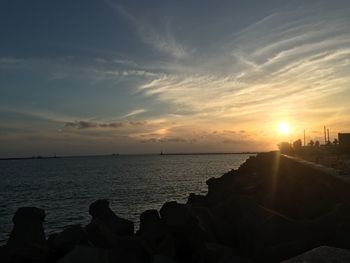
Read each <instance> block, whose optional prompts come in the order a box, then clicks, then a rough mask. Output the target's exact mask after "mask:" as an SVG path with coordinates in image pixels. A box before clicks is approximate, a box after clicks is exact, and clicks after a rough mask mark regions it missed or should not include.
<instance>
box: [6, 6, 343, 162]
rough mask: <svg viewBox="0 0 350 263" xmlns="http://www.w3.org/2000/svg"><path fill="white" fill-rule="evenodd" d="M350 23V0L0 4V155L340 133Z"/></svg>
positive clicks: (186, 148)
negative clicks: (286, 128) (283, 127)
mask: <svg viewBox="0 0 350 263" xmlns="http://www.w3.org/2000/svg"><path fill="white" fill-rule="evenodd" d="M349 28H350V1H348V0H343V1H341V0H334V1H326V0H325V1H322V0H320V1H312V0H285V1H279V0H278V1H277V0H276V1H272V0H269V1H261V0H245V1H228V0H227V1H225V0H222V1H209V0H206V1H205V0H186V1H184V0H183V1H181V0H179V1H168V0H159V1H151V0H150V1H141V0H139V1H135V0H128V1H117V0H75V1H71V0H52V1H47V0H33V1H27V0H0V35H1V41H0V157H23V156H33V155H45V156H51V155H53V154H57V155H82V154H83V155H85V154H111V153H121V154H137V153H159V152H160V151H163V152H240V151H267V150H274V149H276V145H277V144H278V143H279V142H280V141H293V140H296V139H298V138H302V136H303V135H302V134H303V131H304V129H305V130H306V138H307V140H310V139H313V140H317V139H319V140H322V138H323V126H324V125H326V126H327V127H328V128H329V129H330V135H331V138H335V137H336V136H337V133H338V132H349V131H350V118H349V113H350V103H349V99H350V30H349ZM280 123H287V124H288V126H289V131H288V132H280V131H279V130H278V126H279V125H280Z"/></svg>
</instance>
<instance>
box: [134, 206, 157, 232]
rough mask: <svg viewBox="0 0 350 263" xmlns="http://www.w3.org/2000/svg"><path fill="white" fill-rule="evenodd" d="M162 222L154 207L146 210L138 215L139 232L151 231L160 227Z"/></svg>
mask: <svg viewBox="0 0 350 263" xmlns="http://www.w3.org/2000/svg"><path fill="white" fill-rule="evenodd" d="M162 226H163V223H162V221H161V219H160V216H159V214H158V211H157V210H155V209H151V210H146V211H144V212H142V214H141V215H140V229H139V233H143V232H153V231H154V230H156V229H158V228H161V227H162Z"/></svg>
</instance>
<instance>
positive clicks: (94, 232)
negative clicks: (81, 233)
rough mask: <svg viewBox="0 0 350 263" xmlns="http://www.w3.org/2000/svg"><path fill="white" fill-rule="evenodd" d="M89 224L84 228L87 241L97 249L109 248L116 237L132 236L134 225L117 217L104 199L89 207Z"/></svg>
mask: <svg viewBox="0 0 350 263" xmlns="http://www.w3.org/2000/svg"><path fill="white" fill-rule="evenodd" d="M89 213H90V215H91V216H92V220H91V222H90V223H89V224H88V225H87V226H86V228H85V229H86V232H87V234H88V238H89V240H90V241H91V242H92V243H93V244H94V245H95V246H97V247H101V248H111V247H112V246H113V245H114V243H115V242H116V240H117V239H118V237H123V236H133V234H134V223H133V222H132V221H130V220H127V219H123V218H120V217H118V216H117V215H116V214H115V213H114V212H113V211H112V210H111V209H110V207H109V202H108V201H107V200H105V199H101V200H97V201H95V202H94V203H92V204H91V205H90V208H89Z"/></svg>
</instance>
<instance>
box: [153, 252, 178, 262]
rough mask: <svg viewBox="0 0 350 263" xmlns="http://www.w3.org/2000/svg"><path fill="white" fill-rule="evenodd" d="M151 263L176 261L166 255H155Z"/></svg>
mask: <svg viewBox="0 0 350 263" xmlns="http://www.w3.org/2000/svg"><path fill="white" fill-rule="evenodd" d="M152 263H176V261H175V260H174V259H173V258H171V257H169V256H167V255H162V254H159V255H155V256H154V257H153V261H152Z"/></svg>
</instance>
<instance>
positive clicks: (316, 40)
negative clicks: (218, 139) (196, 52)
mask: <svg viewBox="0 0 350 263" xmlns="http://www.w3.org/2000/svg"><path fill="white" fill-rule="evenodd" d="M326 6H327V4H324V3H323V4H321V3H320V4H319V5H315V6H313V5H309V6H306V7H303V8H301V7H299V8H297V9H296V10H295V11H291V9H288V10H287V9H286V10H280V11H278V12H276V13H274V14H271V15H269V16H267V17H266V18H264V19H262V20H261V21H258V22H256V23H254V24H252V25H251V26H249V27H247V28H246V29H244V30H242V31H241V32H239V33H238V34H234V35H233V37H232V39H231V43H229V44H226V45H223V48H221V49H220V52H221V53H220V54H219V55H217V56H216V57H207V56H206V57H205V59H207V60H206V61H205V66H201V65H198V64H196V62H198V61H194V64H193V65H192V67H193V69H195V68H196V67H197V69H198V70H197V73H193V72H195V70H192V71H189V73H187V74H186V73H178V72H174V73H168V74H163V75H159V76H157V77H155V78H153V79H151V80H149V81H145V83H144V84H143V85H141V86H140V87H139V92H140V93H141V94H143V95H145V96H148V97H152V98H155V99H157V100H159V101H162V102H164V103H167V104H169V105H172V106H173V107H174V108H175V109H176V110H177V111H182V112H188V114H186V115H187V116H185V117H187V118H192V119H195V121H198V120H199V119H200V118H208V119H211V120H212V121H213V122H215V121H217V120H218V119H221V120H222V121H224V120H228V119H232V120H233V119H234V120H235V122H236V123H239V124H240V125H242V124H243V123H244V121H245V120H248V119H247V118H250V119H251V120H252V121H251V125H254V124H255V125H256V122H263V121H270V120H269V119H267V117H270V116H271V118H272V116H274V118H275V119H276V118H279V116H278V114H279V115H280V117H283V115H286V116H287V117H288V116H295V117H296V116H299V118H300V117H302V118H306V119H308V120H309V122H310V123H317V122H320V121H321V119H320V117H318V118H317V119H313V120H312V119H311V118H312V117H314V116H312V115H311V114H308V113H307V112H305V110H315V111H317V110H322V109H323V107H321V108H320V107H319V105H317V104H320V103H319V102H323V103H326V102H327V108H330V109H333V111H332V113H333V114H337V112H338V113H339V110H340V109H339V107H338V105H339V103H340V104H341V105H343V106H344V107H347V108H349V106H345V105H346V102H345V99H344V98H345V97H347V96H350V92H349V89H348V83H349V82H350V49H349V48H348V47H349V45H350V33H349V31H348V28H349V27H350V20H349V19H348V17H347V14H348V11H350V9H349V8H344V9H343V10H339V9H337V8H335V9H334V10H329V11H328V12H326V13H325V12H323V10H324V8H326ZM218 52H219V51H218ZM217 65H221V66H222V65H225V66H226V65H227V67H226V68H225V69H224V70H222V67H221V66H219V67H217ZM186 66H188V64H187V65H186ZM341 94H342V95H341ZM342 98H343V99H342ZM336 101H337V102H336ZM337 108H338V109H337ZM305 113H306V114H305ZM302 114H304V115H302ZM249 116H250V117H249ZM328 120H329V121H330V120H331V119H328ZM305 122H306V120H305Z"/></svg>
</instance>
